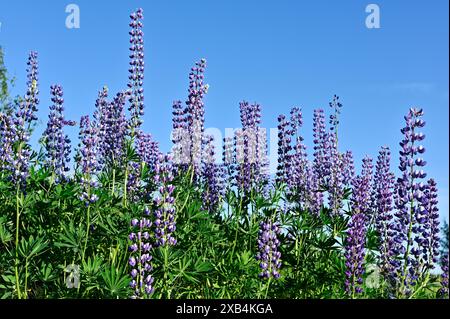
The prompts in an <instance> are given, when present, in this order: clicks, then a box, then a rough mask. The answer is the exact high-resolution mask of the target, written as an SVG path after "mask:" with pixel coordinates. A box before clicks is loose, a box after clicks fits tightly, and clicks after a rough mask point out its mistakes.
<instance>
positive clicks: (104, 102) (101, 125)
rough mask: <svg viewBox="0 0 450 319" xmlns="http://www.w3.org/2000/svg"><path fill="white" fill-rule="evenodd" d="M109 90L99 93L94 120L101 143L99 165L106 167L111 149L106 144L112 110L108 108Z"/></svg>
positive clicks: (104, 88)
mask: <svg viewBox="0 0 450 319" xmlns="http://www.w3.org/2000/svg"><path fill="white" fill-rule="evenodd" d="M108 104H109V103H108V88H107V87H106V86H104V87H103V89H102V90H101V91H99V92H98V97H97V99H96V100H95V112H94V120H95V125H96V126H97V132H98V134H97V136H98V140H99V141H98V143H99V151H100V153H101V156H99V159H98V160H99V164H100V165H101V166H103V165H104V163H105V161H106V158H107V155H106V153H107V151H106V149H107V148H108V147H109V145H107V143H106V138H107V137H108V133H109V132H108V117H110V114H109V112H110V109H109V107H108Z"/></svg>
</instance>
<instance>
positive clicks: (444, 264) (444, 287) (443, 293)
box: [438, 252, 449, 299]
mask: <svg viewBox="0 0 450 319" xmlns="http://www.w3.org/2000/svg"><path fill="white" fill-rule="evenodd" d="M441 268H442V274H441V288H440V289H439V293H438V294H439V296H440V297H441V298H445V299H448V297H449V295H448V252H447V254H446V255H444V256H442V258H441Z"/></svg>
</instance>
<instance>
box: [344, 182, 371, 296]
mask: <svg viewBox="0 0 450 319" xmlns="http://www.w3.org/2000/svg"><path fill="white" fill-rule="evenodd" d="M370 191H371V189H370V180H369V179H368V178H367V175H358V176H356V177H355V178H354V179H353V192H352V214H353V215H352V218H351V220H350V223H349V226H348V228H349V229H348V234H347V240H346V245H345V267H346V271H345V275H346V281H345V291H346V292H347V294H348V295H349V297H351V298H354V297H355V294H359V293H362V283H363V279H362V276H363V274H364V257H365V250H364V248H365V240H366V223H367V222H366V220H367V215H366V214H367V212H368V210H369V208H370Z"/></svg>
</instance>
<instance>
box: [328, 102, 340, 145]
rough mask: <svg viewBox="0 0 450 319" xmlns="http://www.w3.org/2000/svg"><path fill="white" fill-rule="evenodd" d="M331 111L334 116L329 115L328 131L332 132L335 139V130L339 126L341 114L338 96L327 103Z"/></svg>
mask: <svg viewBox="0 0 450 319" xmlns="http://www.w3.org/2000/svg"><path fill="white" fill-rule="evenodd" d="M329 105H330V107H331V108H332V109H333V111H334V114H332V115H330V131H332V132H333V131H334V133H335V135H336V138H337V129H338V126H339V115H340V114H341V108H342V103H341V102H339V96H337V95H336V94H335V95H334V96H333V100H332V101H331V102H330V103H329Z"/></svg>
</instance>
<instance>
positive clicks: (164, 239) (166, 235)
mask: <svg viewBox="0 0 450 319" xmlns="http://www.w3.org/2000/svg"><path fill="white" fill-rule="evenodd" d="M171 161H172V155H171V154H166V155H163V154H160V155H159V157H158V162H157V163H156V165H155V177H154V179H155V183H156V185H158V194H157V196H156V198H155V200H154V202H155V206H156V207H157V209H156V210H155V212H154V215H155V221H154V224H155V238H156V246H158V247H162V246H166V245H176V243H177V240H176V238H175V237H174V236H173V233H174V232H175V229H176V225H175V205H174V201H175V199H174V197H173V191H174V188H175V186H174V185H173V184H172V181H173V173H172V172H173V169H172V163H171Z"/></svg>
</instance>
